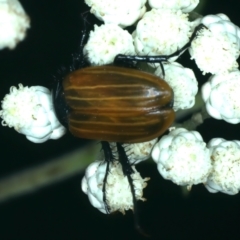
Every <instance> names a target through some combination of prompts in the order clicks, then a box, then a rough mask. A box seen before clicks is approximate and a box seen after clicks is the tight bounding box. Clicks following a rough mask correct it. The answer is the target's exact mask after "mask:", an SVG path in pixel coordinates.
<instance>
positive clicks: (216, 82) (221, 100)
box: [202, 70, 240, 124]
mask: <svg viewBox="0 0 240 240" xmlns="http://www.w3.org/2000/svg"><path fill="white" fill-rule="evenodd" d="M239 93H240V71H239V70H236V71H233V72H229V73H226V74H216V75H213V76H211V77H210V79H209V80H208V82H206V83H205V84H204V85H203V86H202V98H203V100H204V102H205V103H206V109H207V112H208V114H209V115H210V116H212V117H213V118H216V119H223V120H225V121H226V122H229V123H232V124H236V123H239V122H240V101H239Z"/></svg>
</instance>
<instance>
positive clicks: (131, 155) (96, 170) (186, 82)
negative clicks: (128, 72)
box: [0, 0, 240, 213]
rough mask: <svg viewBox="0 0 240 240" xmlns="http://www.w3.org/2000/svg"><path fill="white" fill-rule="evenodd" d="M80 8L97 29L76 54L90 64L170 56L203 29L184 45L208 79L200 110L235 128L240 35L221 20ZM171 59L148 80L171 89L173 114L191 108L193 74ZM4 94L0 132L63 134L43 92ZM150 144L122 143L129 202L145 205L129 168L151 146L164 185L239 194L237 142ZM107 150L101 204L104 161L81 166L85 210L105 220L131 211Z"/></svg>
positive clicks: (115, 7)
mask: <svg viewBox="0 0 240 240" xmlns="http://www.w3.org/2000/svg"><path fill="white" fill-rule="evenodd" d="M85 2H86V3H87V4H88V5H89V6H90V7H91V12H92V13H93V14H95V15H96V17H97V18H99V19H100V20H102V21H104V23H105V24H104V25H101V26H94V31H92V32H91V33H90V36H89V40H88V42H87V44H86V45H85V47H84V54H85V55H86V56H87V58H88V60H89V62H90V63H91V64H92V65H104V64H110V63H112V62H113V61H114V58H115V56H116V55H117V54H126V55H135V54H137V55H142V56H155V55H169V54H172V53H174V52H175V51H177V50H179V49H181V48H182V47H183V46H184V45H185V44H187V43H188V42H189V38H190V37H191V35H192V33H193V32H194V28H195V27H196V26H197V25H199V24H203V25H204V27H203V28H202V29H201V30H199V31H198V32H197V37H196V38H194V40H193V41H192V42H191V47H190V48H189V52H190V54H191V58H192V59H195V62H196V64H197V66H198V67H199V69H200V70H201V71H202V72H203V74H205V73H211V74H214V75H212V76H211V78H210V79H209V81H208V82H207V83H205V84H204V86H203V87H202V96H203V99H204V101H205V103H206V108H207V111H208V113H209V114H210V115H211V116H213V117H214V118H216V119H224V120H225V121H227V122H229V123H239V122H240V101H239V100H238V93H239V92H240V84H239V83H240V73H239V70H238V69H237V68H238V65H237V62H236V59H237V58H238V57H239V48H240V31H239V28H238V27H237V26H236V25H234V24H233V23H232V22H231V21H230V19H229V18H228V17H227V16H226V15H224V14H217V15H209V16H206V17H202V18H199V19H197V20H196V21H195V22H190V21H189V20H188V14H187V13H188V12H190V11H192V10H193V9H194V8H195V7H196V6H197V4H198V2H199V1H198V0H185V1H184V0H171V1H170V0H169V1H160V0H158V1H156V0H149V5H150V6H151V7H152V8H153V9H152V10H150V11H148V12H146V6H145V4H146V0H132V1H126V0H116V1H113V0H101V1H100V0H85ZM1 4H2V3H1ZM0 6H1V5H0ZM0 19H1V16H0ZM134 23H136V29H135V31H134V32H133V34H132V35H130V34H129V33H128V32H127V31H126V30H123V29H122V28H123V27H126V26H130V25H132V24H134ZM26 26H27V25H26V21H25V28H26ZM0 31H1V33H2V30H1V29H0ZM181 53H182V52H179V54H177V55H180V54H181ZM177 58H178V56H176V57H175V56H174V57H173V58H171V59H169V61H168V63H165V64H164V65H163V67H164V73H163V72H162V69H161V67H158V68H157V69H155V70H154V71H155V75H157V76H159V77H161V78H164V79H165V80H166V81H167V82H168V83H169V85H170V86H171V87H172V89H173V91H174V106H173V108H174V110H175V111H178V110H180V109H188V108H191V107H192V106H193V105H194V103H195V95H196V94H197V91H198V84H197V81H196V77H195V75H194V73H193V71H192V70H191V69H188V68H184V67H183V66H182V65H180V64H178V63H176V62H174V61H175V60H176V59H177ZM151 66H152V65H151ZM156 66H157V65H156ZM156 66H154V67H156ZM152 67H153V66H152ZM152 72H153V71H152ZM10 92H11V93H10V94H8V95H6V97H5V98H4V100H3V102H2V110H1V111H0V117H1V118H2V119H3V121H2V124H3V125H8V126H9V127H14V128H15V129H16V130H17V131H18V132H20V133H23V134H25V135H27V138H28V139H29V140H31V141H33V142H44V141H46V140H48V139H57V138H59V137H61V136H62V135H63V134H64V132H65V128H64V127H63V126H61V124H60V123H59V122H58V120H57V118H56V116H55V115H54V111H53V106H52V101H51V96H50V92H49V91H48V90H47V89H46V88H43V87H31V88H28V87H23V86H22V85H21V84H20V85H19V89H17V88H15V87H12V88H11V90H10ZM156 142H157V139H154V140H152V141H149V142H146V143H141V144H123V147H124V149H125V151H126V152H127V155H128V160H129V162H130V164H131V166H132V169H133V172H134V173H133V174H131V178H132V179H133V185H134V196H135V197H136V199H137V200H143V201H144V200H145V199H144V198H143V188H145V187H146V185H147V183H146V181H147V180H148V178H144V179H143V178H142V177H141V176H140V174H139V173H138V172H137V170H136V168H135V166H134V165H135V164H137V163H139V162H141V161H143V160H146V159H147V158H148V157H149V155H150V153H151V150H152V148H153V147H154V148H153V151H152V158H153V159H154V161H155V162H156V163H157V166H158V170H159V172H160V174H161V175H162V176H163V177H164V178H165V179H170V180H172V181H173V182H174V183H176V184H178V185H184V186H187V187H188V189H190V188H191V187H192V186H193V185H195V184H199V183H204V185H205V186H206V188H207V189H208V190H209V191H210V192H217V191H221V192H223V193H227V194H236V193H238V191H239V190H240V183H239V182H240V181H239V180H240V179H239V176H240V168H239V166H240V165H239V163H238V161H239V158H240V143H239V142H238V141H231V142H230V141H226V140H224V139H213V140H212V141H210V142H209V144H208V145H206V144H205V143H204V141H203V139H202V137H201V135H200V134H199V133H198V132H196V131H188V130H186V129H183V128H178V129H174V130H172V131H170V133H169V134H168V135H166V136H164V137H162V138H161V140H160V141H159V142H158V143H156ZM155 144H156V145H155ZM154 145H155V146H154ZM110 146H111V149H112V152H113V154H114V161H113V162H111V163H109V169H108V172H107V173H108V177H107V179H106V185H105V187H106V188H105V194H106V202H104V193H103V185H104V179H105V175H106V171H107V162H106V161H104V160H103V159H104V157H105V156H103V158H101V161H97V162H94V163H92V164H91V165H90V166H89V167H88V169H87V170H86V174H85V177H84V178H83V180H82V189H83V191H84V192H85V193H86V194H87V195H88V197H89V200H90V202H91V203H92V205H93V206H94V207H96V208H97V209H99V210H100V211H101V212H103V213H108V208H109V210H110V212H113V211H120V212H122V213H124V212H125V211H126V210H128V209H133V207H134V206H133V205H134V203H133V195H132V192H131V186H129V181H128V178H127V176H124V175H123V171H122V166H121V164H120V163H119V162H120V161H118V160H119V159H118V158H119V156H118V154H117V147H116V145H115V143H110ZM106 205H107V206H106Z"/></svg>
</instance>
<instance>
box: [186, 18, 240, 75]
mask: <svg viewBox="0 0 240 240" xmlns="http://www.w3.org/2000/svg"><path fill="white" fill-rule="evenodd" d="M196 21H197V23H198V24H200V23H202V24H203V25H204V26H205V27H206V28H203V29H202V30H201V31H199V33H198V37H197V38H195V39H194V40H193V42H192V44H191V47H190V48H189V52H190V54H191V56H192V59H195V61H196V64H197V65H198V67H199V69H200V70H202V71H203V73H212V74H216V73H226V72H228V71H232V70H235V69H236V68H237V67H238V64H237V62H236V59H237V58H238V57H239V53H240V52H239V47H240V29H239V27H238V26H236V25H235V24H233V23H232V22H231V21H230V19H229V18H228V17H227V16H226V15H224V14H216V15H208V16H205V17H203V18H202V19H201V20H200V21H199V19H197V20H196Z"/></svg>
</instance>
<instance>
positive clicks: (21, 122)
mask: <svg viewBox="0 0 240 240" xmlns="http://www.w3.org/2000/svg"><path fill="white" fill-rule="evenodd" d="M0 117H1V118H2V119H3V120H2V125H3V126H8V127H14V129H15V130H16V131H18V132H19V133H22V134H24V135H26V137H27V139H28V140H30V141H32V142H34V143H42V142H45V141H47V140H48V139H58V138H60V137H62V135H63V134H64V133H65V128H64V127H63V126H62V125H61V124H60V122H59V121H58V119H57V118H56V116H55V113H54V109H53V104H52V97H51V93H50V91H49V90H48V89H47V88H45V87H41V86H34V87H23V85H22V84H19V88H16V87H11V88H10V93H9V94H7V95H6V96H5V97H4V99H3V101H2V110H1V111H0Z"/></svg>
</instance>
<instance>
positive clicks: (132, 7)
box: [85, 0, 147, 27]
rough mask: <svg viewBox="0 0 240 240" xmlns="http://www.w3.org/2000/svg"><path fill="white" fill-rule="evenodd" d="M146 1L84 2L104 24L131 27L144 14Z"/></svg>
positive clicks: (108, 0) (100, 0) (103, 0)
mask: <svg viewBox="0 0 240 240" xmlns="http://www.w3.org/2000/svg"><path fill="white" fill-rule="evenodd" d="M146 1H147V0H131V1H129V0H114V1H112V0H85V3H86V4H87V5H88V6H89V7H91V10H90V11H91V13H93V14H94V15H95V16H96V17H97V18H98V19H99V20H101V21H103V22H104V23H113V24H116V25H119V26H121V27H127V26H131V25H133V24H134V23H135V22H136V21H137V20H138V19H139V18H141V17H142V15H143V14H144V13H145V12H146V7H145V3H146Z"/></svg>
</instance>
